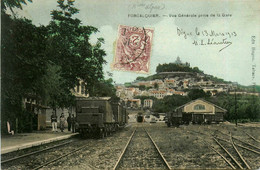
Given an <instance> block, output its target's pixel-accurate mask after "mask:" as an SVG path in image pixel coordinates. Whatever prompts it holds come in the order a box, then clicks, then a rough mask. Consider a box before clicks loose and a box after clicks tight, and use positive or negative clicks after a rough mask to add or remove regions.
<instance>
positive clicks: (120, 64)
mask: <svg viewBox="0 0 260 170" xmlns="http://www.w3.org/2000/svg"><path fill="white" fill-rule="evenodd" d="M153 33H154V30H153V29H150V28H149V29H148V28H141V27H130V26H123V25H120V26H119V28H118V39H117V42H116V50H115V57H114V62H113V64H112V69H114V70H122V71H133V72H138V73H148V72H149V68H150V58H151V50H152V39H153Z"/></svg>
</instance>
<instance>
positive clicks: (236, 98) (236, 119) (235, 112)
mask: <svg viewBox="0 0 260 170" xmlns="http://www.w3.org/2000/svg"><path fill="white" fill-rule="evenodd" d="M235 116H236V118H235V119H236V126H237V90H236V88H235Z"/></svg>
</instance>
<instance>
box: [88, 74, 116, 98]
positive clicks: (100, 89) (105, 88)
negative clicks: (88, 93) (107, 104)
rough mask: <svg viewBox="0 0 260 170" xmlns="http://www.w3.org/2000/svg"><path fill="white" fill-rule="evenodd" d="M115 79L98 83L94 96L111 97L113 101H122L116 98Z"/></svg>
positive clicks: (95, 86) (94, 88) (94, 89)
mask: <svg viewBox="0 0 260 170" xmlns="http://www.w3.org/2000/svg"><path fill="white" fill-rule="evenodd" d="M112 83H113V79H112V78H109V79H108V80H102V81H100V82H96V84H95V85H94V86H93V90H92V92H93V94H92V96H97V97H111V98H112V100H116V101H118V100H120V99H119V98H118V97H117V96H116V89H115V87H114V85H113V84H112Z"/></svg>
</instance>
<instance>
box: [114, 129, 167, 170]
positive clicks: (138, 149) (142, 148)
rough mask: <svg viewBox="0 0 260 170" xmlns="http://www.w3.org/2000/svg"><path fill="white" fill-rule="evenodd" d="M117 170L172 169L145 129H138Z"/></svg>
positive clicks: (115, 167) (133, 134)
mask: <svg viewBox="0 0 260 170" xmlns="http://www.w3.org/2000/svg"><path fill="white" fill-rule="evenodd" d="M116 169H171V168H170V166H169V164H168V163H167V161H166V160H165V158H164V157H163V155H162V153H161V152H160V150H159V148H158V146H157V145H156V144H155V142H154V141H153V139H152V137H151V136H150V135H149V133H148V132H147V131H146V130H145V129H144V128H140V127H139V128H136V129H135V130H134V132H133V133H132V135H131V137H130V139H129V141H128V142H127V145H126V146H125V148H124V150H123V152H122V154H121V155H120V157H119V159H118V161H117V163H116V165H115V166H114V170H116Z"/></svg>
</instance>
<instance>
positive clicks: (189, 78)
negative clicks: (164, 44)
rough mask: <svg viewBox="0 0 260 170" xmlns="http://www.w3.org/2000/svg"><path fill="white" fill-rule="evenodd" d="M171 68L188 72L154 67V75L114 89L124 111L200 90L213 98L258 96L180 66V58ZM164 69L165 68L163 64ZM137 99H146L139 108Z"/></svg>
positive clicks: (233, 84)
mask: <svg viewBox="0 0 260 170" xmlns="http://www.w3.org/2000/svg"><path fill="white" fill-rule="evenodd" d="M170 64H173V65H174V66H179V67H180V68H188V69H186V70H188V71H172V72H164V70H163V69H161V70H162V71H161V72H159V71H158V68H159V69H160V68H161V67H160V66H162V65H159V66H158V67H157V74H155V75H152V76H149V77H146V78H145V77H137V78H136V80H135V81H134V82H131V83H125V84H123V85H122V84H121V85H116V95H117V96H118V97H120V98H121V99H122V100H124V101H125V102H126V103H128V107H141V106H142V107H150V108H151V107H152V105H153V100H152V99H151V98H152V97H154V98H156V99H163V98H164V97H165V96H171V95H181V96H187V95H188V92H189V91H190V90H191V89H202V90H203V91H204V92H205V93H207V94H208V95H209V96H215V95H217V94H218V93H228V94H235V93H236V94H244V95H255V96H260V95H259V93H257V92H250V91H249V90H245V89H241V88H238V84H237V83H233V82H227V81H224V80H223V79H219V78H216V77H214V76H212V75H207V74H205V73H203V72H202V71H200V70H199V69H198V68H197V67H194V68H193V69H192V68H191V67H190V63H187V62H186V63H183V62H182V61H181V59H180V57H177V59H176V61H175V62H174V63H170ZM165 65H166V64H165ZM141 96H143V97H147V99H145V100H144V102H143V105H142V103H141V100H140V99H138V98H140V97H141Z"/></svg>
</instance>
